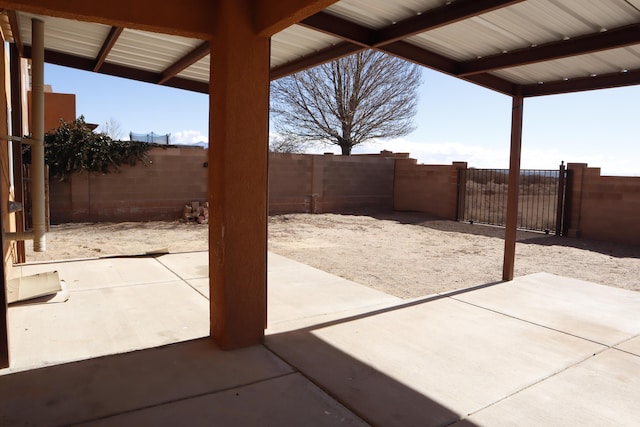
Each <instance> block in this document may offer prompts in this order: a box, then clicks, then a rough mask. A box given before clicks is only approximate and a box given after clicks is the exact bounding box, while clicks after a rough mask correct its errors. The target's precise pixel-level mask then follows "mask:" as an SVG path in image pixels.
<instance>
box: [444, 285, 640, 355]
mask: <svg viewBox="0 0 640 427" xmlns="http://www.w3.org/2000/svg"><path fill="white" fill-rule="evenodd" d="M448 298H451V299H453V300H456V301H458V302H462V303H465V304H468V305H471V306H473V307H477V308H480V309H483V310H487V311H490V312H492V313H496V314H500V315H502V316H506V317H510V318H512V319H515V320H519V321H521V322H525V323H529V324H531V325H534V326H539V327H541V328H545V329H548V330H550V331H554V332H559V333H561V334H565V335H569V336H571V337H574V338H578V339H581V340H584V341H589V342H592V343H594V344H598V345H601V346H604V347H606V348H613V347H614V346H616V345H620V344H622V343H623V342H626V341H628V340H629V339H633V338H634V337H629V338H625V339H624V340H622V341H621V342H618V343H616V344H606V343H602V342H599V341H596V340H594V339H591V338H586V337H583V336H580V335H576V334H572V333H571V332H567V331H563V330H561V329H556V328H552V327H550V326H546V325H542V324H540V323H537V322H533V321H531V320H527V319H523V318H521V317H518V316H515V315H513V314H508V313H505V312H502V311H499V310H495V309H492V308H488V307H484V306H482V305H479V304H475V303H472V302H469V301H464V300H461V299H458V298H455V297H454V296H451V297H448ZM636 336H637V335H636Z"/></svg>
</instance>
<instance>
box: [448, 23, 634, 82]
mask: <svg viewBox="0 0 640 427" xmlns="http://www.w3.org/2000/svg"><path fill="white" fill-rule="evenodd" d="M638 43H640V24H633V25H627V26H624V27H620V28H615V29H612V30H608V31H604V32H598V33H594V34H588V35H585V36H581V37H576V38H573V39H569V40H561V41H557V42H552V43H546V44H543V45H540V46H536V47H529V48H526V49H519V50H515V51H513V52H509V53H503V54H498V55H492V56H488V57H485V58H481V59H476V60H473V61H468V62H463V63H461V64H460V71H459V72H458V73H457V74H458V75H459V76H468V75H472V74H479V73H486V72H488V71H494V70H499V69H504V68H510V67H517V66H520V65H527V64H533V63H536V62H543V61H550V60H553V59H559V58H566V57H569V56H575V55H583V54H587V53H592V52H598V51H602V50H608V49H615V48H619V47H624V46H629V45H633V44H638Z"/></svg>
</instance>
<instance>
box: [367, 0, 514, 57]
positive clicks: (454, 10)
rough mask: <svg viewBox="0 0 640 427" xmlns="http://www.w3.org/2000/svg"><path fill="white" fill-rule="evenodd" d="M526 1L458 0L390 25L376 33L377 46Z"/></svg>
mask: <svg viewBox="0 0 640 427" xmlns="http://www.w3.org/2000/svg"><path fill="white" fill-rule="evenodd" d="M522 1H524V0H457V1H454V2H448V4H445V5H444V6H441V7H438V8H436V9H432V10H429V11H427V12H425V13H422V14H420V15H416V16H414V17H411V18H408V19H405V20H403V21H401V22H398V23H396V24H394V25H390V26H388V27H386V28H383V29H382V30H379V31H377V33H376V42H375V44H374V45H375V46H381V45H384V44H388V43H393V42H395V41H398V40H402V39H405V38H407V37H410V36H413V35H415V34H418V33H422V32H424V31H428V30H433V29H435V28H439V27H443V26H445V25H449V24H453V23H455V22H458V21H462V20H464V19H469V18H472V17H474V16H478V15H482V14H483V13H487V12H491V11H494V10H497V9H500V8H503V7H507V6H511V5H514V4H516V3H520V2H522Z"/></svg>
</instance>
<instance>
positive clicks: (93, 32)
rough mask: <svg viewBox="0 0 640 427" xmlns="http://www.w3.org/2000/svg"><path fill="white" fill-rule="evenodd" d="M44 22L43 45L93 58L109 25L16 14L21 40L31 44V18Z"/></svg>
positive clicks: (98, 50)
mask: <svg viewBox="0 0 640 427" xmlns="http://www.w3.org/2000/svg"><path fill="white" fill-rule="evenodd" d="M32 18H36V19H39V20H41V21H43V22H44V47H45V49H48V50H53V51H56V52H64V53H69V54H71V55H76V56H80V57H83V58H95V57H96V56H97V55H98V52H100V48H101V47H102V43H103V41H104V39H105V37H107V34H109V30H110V29H111V27H109V26H108V25H102V24H93V23H88V22H81V21H74V20H70V19H62V18H55V17H51V16H42V15H32V14H28V13H19V14H18V26H19V28H20V37H21V38H22V42H23V43H25V44H27V45H31V19H32Z"/></svg>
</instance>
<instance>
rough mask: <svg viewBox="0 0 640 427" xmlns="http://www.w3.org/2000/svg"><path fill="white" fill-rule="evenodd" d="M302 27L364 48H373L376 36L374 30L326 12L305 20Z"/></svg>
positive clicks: (301, 22) (301, 23)
mask: <svg viewBox="0 0 640 427" xmlns="http://www.w3.org/2000/svg"><path fill="white" fill-rule="evenodd" d="M300 25H302V26H304V27H307V28H311V29H313V30H317V31H321V32H323V33H325V34H329V35H331V36H335V37H339V38H341V39H342V40H344V41H346V42H349V43H353V44H357V45H360V46H362V47H371V46H372V44H373V41H374V40H375V36H376V34H375V31H374V30H370V29H369V28H367V27H363V26H362V25H359V24H356V23H355V22H351V21H347V20H346V19H343V18H340V17H339V16H335V15H331V14H329V13H326V12H318V13H316V14H315V15H312V16H310V17H308V18H306V19H303V20H302V21H300Z"/></svg>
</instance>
